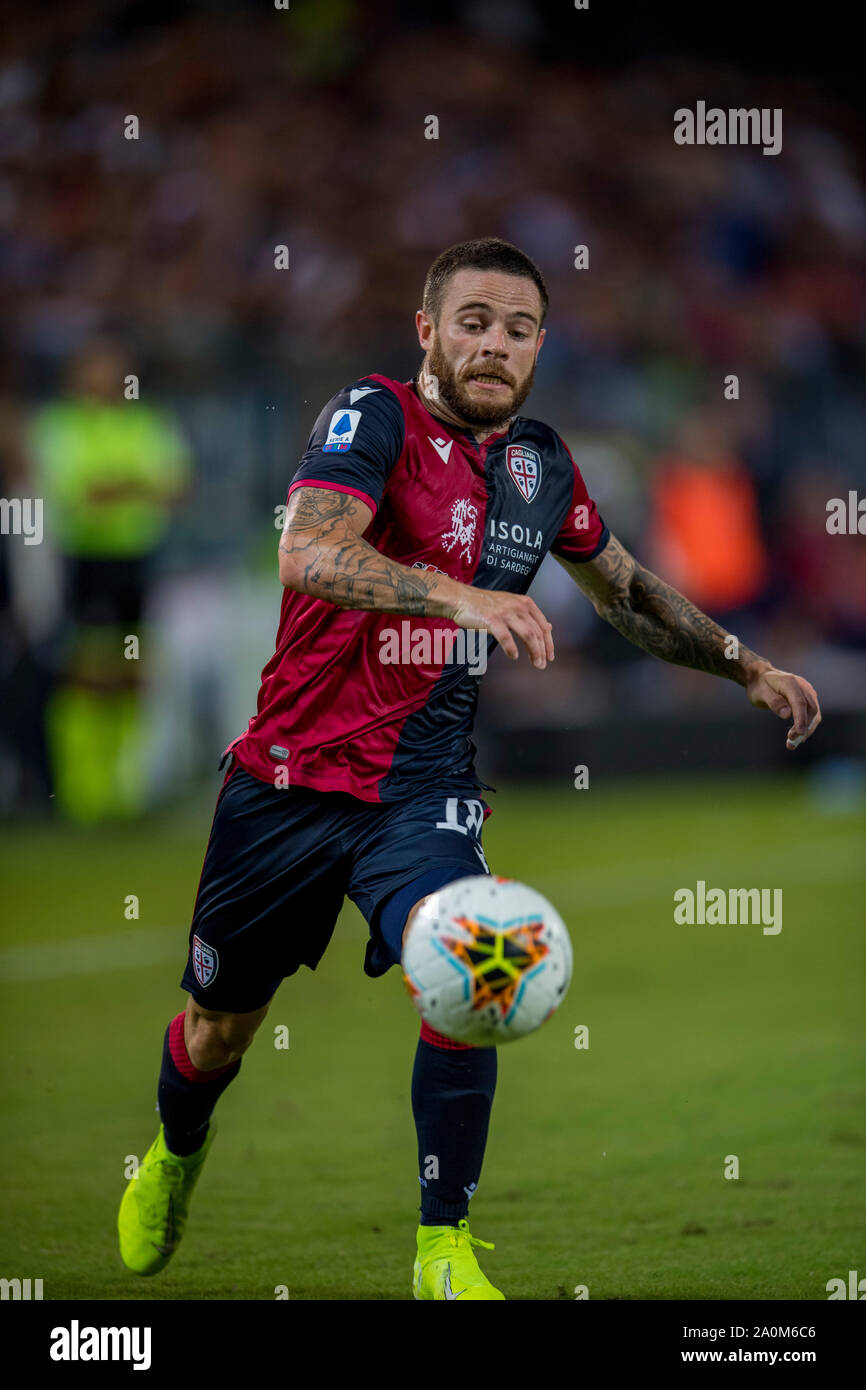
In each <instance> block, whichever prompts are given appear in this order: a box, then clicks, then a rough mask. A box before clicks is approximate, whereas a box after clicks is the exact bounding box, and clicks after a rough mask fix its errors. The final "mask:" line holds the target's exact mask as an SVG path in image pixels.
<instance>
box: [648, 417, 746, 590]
mask: <svg viewBox="0 0 866 1390" xmlns="http://www.w3.org/2000/svg"><path fill="white" fill-rule="evenodd" d="M650 502H651V524H650V536H651V538H652V543H653V546H654V549H655V555H654V563H655V566H656V567H657V568H658V569H659V570H661V571H662V573H664V574H666V575H667V576H669V579H670V583H671V584H673V585H674V587H675V588H677V589H681V590H683V591H684V592H685V593H687V594H690V595H692V596H693V598H694V602H695V603H696V604H697V605H699V606H700V607H702V608H709V609H711V610H713V611H715V612H717V613H720V614H725V613H733V612H736V611H739V610H741V609H743V608H746V607H748V606H749V605H750V604H752V603H753V602H755V600H757V599H758V598H760V597H761V594H762V592H763V590H764V588H765V586H766V583H767V579H768V574H769V566H768V561H767V552H766V548H765V545H764V542H763V539H762V536H761V527H760V520H759V516H758V503H757V493H756V489H755V485H754V482H753V481H752V478H751V476H750V474H749V472H748V470H747V468H746V467H745V465H744V464H743V463H742V462H741V460H740V459H739V458H737V456H736V454H735V453H734V451H733V448H732V446H731V442H730V437H729V430H728V428H727V422H725V421H723V420H721V419H720V418H719V416H718V412H717V411H713V410H711V409H702V410H697V411H695V412H693V413H692V414H691V415H689V416H688V417H687V418H686V419H685V420H684V421H683V423H682V424H681V425H680V427H679V429H678V431H677V437H676V440H675V444H674V448H673V449H672V451H671V452H670V453H669V454H666V455H664V456H663V457H662V458H661V459H660V461H659V464H658V467H657V469H656V471H655V473H654V475H653V477H652V480H651V483H650Z"/></svg>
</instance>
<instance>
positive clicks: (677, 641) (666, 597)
mask: <svg viewBox="0 0 866 1390" xmlns="http://www.w3.org/2000/svg"><path fill="white" fill-rule="evenodd" d="M565 567H566V568H567V569H568V570H569V572H570V573H571V574H572V575H573V577H574V578H575V580H576V581H577V583H578V584H579V585H580V587H581V588H582V589H583V590H584V592H585V593H586V594H588V596H589V598H590V599H591V600H592V602H593V604H594V606H595V609H596V611H597V612H598V614H599V615H600V616H601V617H602V618H605V619H606V621H607V622H609V623H610V625H611V627H614V628H616V630H617V632H621V633H622V635H623V637H627V638H628V640H629V641H630V642H634V644H635V646H637V647H641V648H642V649H643V650H644V651H645V652H649V653H650V655H652V656H658V657H661V659H662V660H663V661H671V662H673V663H674V664H675V665H678V666H691V667H693V668H694V669H695V670H697V671H707V672H709V673H710V674H711V675H715V676H725V677H727V679H728V680H733V681H737V682H738V684H740V685H745V684H746V681H747V679H748V675H749V669H750V668H752V667H753V666H754V663H755V662H758V663H763V664H765V665H767V666H769V665H770V663H769V662H764V658H762V657H759V656H758V655H757V654H756V653H755V652H753V651H751V650H750V649H749V648H748V647H745V646H743V645H741V644H739V643H738V644H737V646H736V647H734V646H733V645H732V640H731V639H732V635H733V634H731V633H728V632H726V631H725V629H724V628H722V627H719V625H718V623H714V622H713V620H712V618H708V617H707V615H706V613H702V612H701V611H700V609H698V608H696V607H695V605H694V604H693V603H690V602H689V600H688V599H687V598H685V597H684V595H683V594H681V593H679V592H678V590H676V589H674V588H672V587H671V585H670V584H666V583H665V582H664V580H663V579H659V578H658V576H657V575H655V574H653V573H651V571H650V570H648V569H644V567H643V565H639V564H638V562H637V560H635V558H634V556H633V555H630V554H629V552H628V551H627V550H626V549H625V547H624V546H622V545H620V543H619V541H618V540H616V538H615V537H614V536H611V538H610V541H609V542H608V544H607V545H606V546H605V548H604V550H603V551H602V552H601V555H599V556H598V557H597V558H596V559H595V560H590V561H588V562H587V563H586V564H583V565H579V564H570V563H568V562H565ZM734 651H736V653H737V654H736V656H734V654H733V653H734Z"/></svg>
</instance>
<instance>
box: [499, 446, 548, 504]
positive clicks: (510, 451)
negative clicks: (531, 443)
mask: <svg viewBox="0 0 866 1390" xmlns="http://www.w3.org/2000/svg"><path fill="white" fill-rule="evenodd" d="M505 464H506V467H507V469H508V472H509V473H510V475H511V481H512V482H513V483H514V486H515V487H516V488H517V491H518V492H519V493H520V495H521V497H522V498H523V500H524V502H531V501H532V499H533V497H534V496H535V494H536V493H537V491H538V485H539V483H540V482H541V455H540V454H539V453H538V451H537V449H528V448H527V447H526V445H525V444H509V445H508V447H507V448H506V450H505Z"/></svg>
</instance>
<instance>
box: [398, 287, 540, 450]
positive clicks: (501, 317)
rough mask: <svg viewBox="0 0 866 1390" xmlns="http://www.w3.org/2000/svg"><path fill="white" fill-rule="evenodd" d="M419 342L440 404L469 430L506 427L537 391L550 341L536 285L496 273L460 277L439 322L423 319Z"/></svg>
mask: <svg viewBox="0 0 866 1390" xmlns="http://www.w3.org/2000/svg"><path fill="white" fill-rule="evenodd" d="M417 324H418V337H419V340H420V342H421V346H422V348H424V351H425V352H426V353H427V362H426V368H427V374H428V376H433V377H435V378H436V381H437V389H438V393H439V396H440V397H441V399H442V400H444V401H445V403H446V404H447V405H448V406H450V407H451V409H452V410H453V411H455V412H456V414H457V415H459V416H460V417H461V419H463V420H465V421H466V422H467V424H470V425H482V426H487V427H489V426H496V425H500V424H504V423H505V421H506V420H508V419H509V417H510V416H512V415H515V414H516V413H517V411H518V410H519V409H520V407H521V405H522V404H523V402H524V401H525V400H526V397H527V396H528V395H529V392H530V391H531V389H532V379H533V377H534V375H535V362H536V358H537V357H538V353H539V350H540V348H541V344H542V342H543V341H544V329H543V328H541V296H540V294H539V293H538V289H537V288H536V286H535V283H534V282H533V281H532V280H530V279H525V278H523V277H522V276H517V275H503V274H502V273H501V272H500V271H496V270H458V271H457V272H456V273H455V274H454V275H452V277H451V279H450V280H449V281H448V284H447V286H446V289H445V295H444V298H443V301H442V310H441V312H440V315H439V322H438V324H437V323H434V322H433V320H432V319H431V318H429V317H428V315H427V314H425V313H424V312H423V311H419V313H418V316H417Z"/></svg>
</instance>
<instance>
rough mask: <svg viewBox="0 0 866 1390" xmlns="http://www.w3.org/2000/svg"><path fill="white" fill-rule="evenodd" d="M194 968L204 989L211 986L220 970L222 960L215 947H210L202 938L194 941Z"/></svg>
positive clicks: (195, 938)
mask: <svg viewBox="0 0 866 1390" xmlns="http://www.w3.org/2000/svg"><path fill="white" fill-rule="evenodd" d="M192 968H193V970H194V971H195V977H196V979H197V980H198V982H199V984H200V985H201V986H202V987H204V986H205V985H209V984H210V982H211V980H212V979H213V978H214V976H215V975H216V973H217V971H218V970H219V968H220V958H219V956H218V955H217V953H216V951H215V950H214V948H213V946H208V945H207V943H206V942H204V941H202V939H201V937H200V936H194V937H193V939H192Z"/></svg>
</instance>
